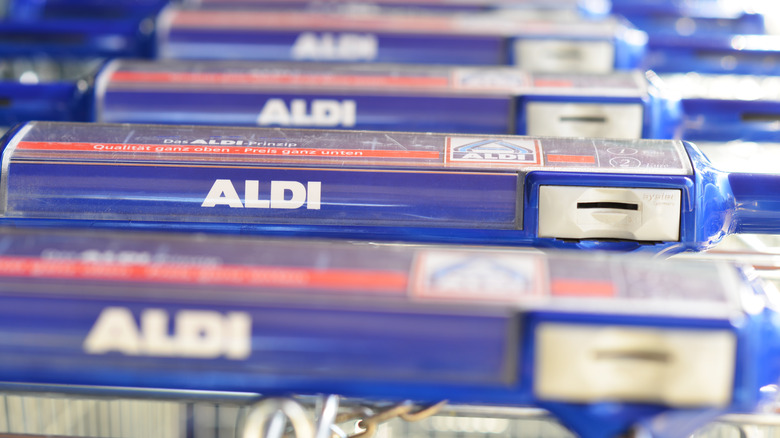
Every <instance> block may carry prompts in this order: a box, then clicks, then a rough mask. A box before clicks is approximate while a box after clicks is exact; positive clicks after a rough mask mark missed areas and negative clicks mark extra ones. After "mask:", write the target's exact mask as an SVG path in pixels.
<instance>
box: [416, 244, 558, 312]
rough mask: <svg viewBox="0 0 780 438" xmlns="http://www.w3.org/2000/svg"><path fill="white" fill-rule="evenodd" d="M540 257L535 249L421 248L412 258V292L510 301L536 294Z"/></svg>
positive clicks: (540, 275) (540, 278)
mask: <svg viewBox="0 0 780 438" xmlns="http://www.w3.org/2000/svg"><path fill="white" fill-rule="evenodd" d="M543 262H544V259H542V258H541V257H539V255H538V254H537V253H535V252H530V251H528V252H522V253H521V252H516V253H511V254H508V253H500V252H497V253H494V254H485V253H480V254H476V253H471V252H468V251H464V252H456V253H453V252H448V253H445V252H439V251H435V250H433V251H421V252H420V253H419V254H417V258H416V259H415V271H414V272H415V276H414V278H413V281H412V294H413V295H414V296H416V297H417V298H426V299H446V300H453V299H455V300H475V301H482V302H510V303H517V302H519V301H523V300H527V299H533V298H536V297H539V296H540V293H541V292H540V287H541V283H542V282H543V279H544V278H546V277H545V275H546V266H545V265H544V263H543Z"/></svg>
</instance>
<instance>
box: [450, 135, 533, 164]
mask: <svg viewBox="0 0 780 438" xmlns="http://www.w3.org/2000/svg"><path fill="white" fill-rule="evenodd" d="M447 148H448V154H447V157H448V158H449V161H450V162H453V163H506V164H539V163H540V160H539V155H540V154H539V143H538V141H537V140H534V139H523V138H513V139H504V138H482V139H480V138H474V137H450V138H448V139H447Z"/></svg>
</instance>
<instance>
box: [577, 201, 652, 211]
mask: <svg viewBox="0 0 780 438" xmlns="http://www.w3.org/2000/svg"><path fill="white" fill-rule="evenodd" d="M577 208H585V209H587V208H612V209H615V210H632V211H636V210H639V204H630V203H627V202H578V203H577Z"/></svg>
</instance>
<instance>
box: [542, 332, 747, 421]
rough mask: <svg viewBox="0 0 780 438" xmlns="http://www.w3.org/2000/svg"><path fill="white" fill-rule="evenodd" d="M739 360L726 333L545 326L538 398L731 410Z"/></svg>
mask: <svg viewBox="0 0 780 438" xmlns="http://www.w3.org/2000/svg"><path fill="white" fill-rule="evenodd" d="M735 354H736V339H735V337H734V334H733V333H731V332H730V331H728V330H686V329H659V328H656V327H623V326H609V327H603V326H588V325H582V324H557V323H543V324H541V325H540V326H539V327H538V328H537V330H536V364H535V370H536V378H535V379H534V392H535V393H536V395H537V396H538V397H540V398H544V399H549V400H558V401H567V402H593V401H599V400H618V401H626V402H649V403H664V404H667V405H669V406H676V407H692V406H726V405H728V403H729V402H730V401H731V396H732V383H733V375H734V363H735Z"/></svg>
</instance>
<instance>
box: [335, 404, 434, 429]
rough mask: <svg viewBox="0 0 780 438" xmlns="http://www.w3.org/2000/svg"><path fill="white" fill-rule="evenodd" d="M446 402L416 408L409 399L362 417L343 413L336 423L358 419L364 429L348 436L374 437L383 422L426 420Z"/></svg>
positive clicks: (360, 426)
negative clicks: (398, 419)
mask: <svg viewBox="0 0 780 438" xmlns="http://www.w3.org/2000/svg"><path fill="white" fill-rule="evenodd" d="M446 404H447V401H446V400H442V401H440V402H438V403H436V404H433V405H430V406H425V407H422V408H420V409H417V410H415V408H416V405H415V404H414V403H412V402H409V401H407V402H403V403H399V404H397V405H394V406H392V407H389V408H386V409H383V410H381V411H379V412H377V413H375V414H373V415H369V416H363V418H360V417H361V416H356V415H355V414H353V413H346V414H341V415H339V416H337V417H336V421H335V423H343V422H345V421H350V420H357V426H358V427H359V428H361V429H364V430H363V431H362V432H358V433H355V434H352V435H348V436H347V438H372V437H373V436H374V435H375V434H376V432H377V430H378V429H379V426H380V425H381V424H382V423H385V422H387V421H390V420H393V419H395V418H400V419H402V420H404V421H420V420H424V419H426V418H428V417H430V416H433V415H436V414H437V413H438V412H439V411H440V410H441V408H442V407H444V405H446Z"/></svg>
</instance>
